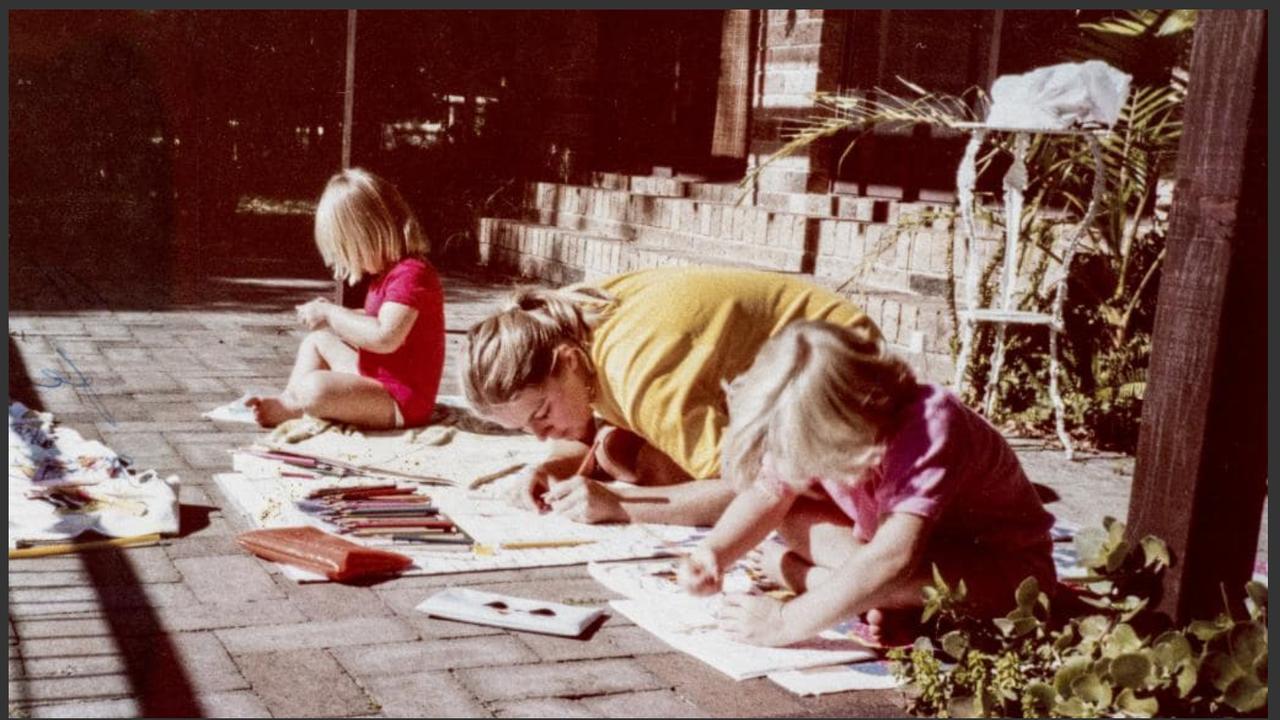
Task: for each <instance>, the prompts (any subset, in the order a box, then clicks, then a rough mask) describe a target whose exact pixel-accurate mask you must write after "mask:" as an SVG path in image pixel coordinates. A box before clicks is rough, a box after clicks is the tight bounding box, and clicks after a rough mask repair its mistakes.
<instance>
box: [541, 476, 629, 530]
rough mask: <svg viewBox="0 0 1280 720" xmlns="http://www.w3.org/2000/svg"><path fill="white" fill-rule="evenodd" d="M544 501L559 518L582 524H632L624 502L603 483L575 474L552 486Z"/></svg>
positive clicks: (544, 496) (543, 497)
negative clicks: (623, 504) (629, 522)
mask: <svg viewBox="0 0 1280 720" xmlns="http://www.w3.org/2000/svg"><path fill="white" fill-rule="evenodd" d="M542 501H543V502H544V503H546V504H547V505H548V506H549V507H550V508H551V510H552V512H555V513H557V514H559V515H563V516H564V517H567V518H569V519H570V520H574V521H577V522H580V523H589V524H595V523H609V522H628V521H630V519H631V518H630V517H629V516H628V515H627V511H626V510H625V509H623V507H622V500H621V499H620V498H619V497H618V496H617V495H615V494H614V493H613V492H612V491H611V490H609V488H608V487H606V486H605V485H604V484H603V483H599V482H596V481H595V480H592V479H590V478H585V477H582V476H581V475H574V476H573V477H571V478H569V479H568V480H562V481H560V482H558V483H556V484H555V485H553V486H551V489H550V490H548V491H547V492H546V493H545V494H544V495H543V496H542Z"/></svg>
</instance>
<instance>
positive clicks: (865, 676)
mask: <svg viewBox="0 0 1280 720" xmlns="http://www.w3.org/2000/svg"><path fill="white" fill-rule="evenodd" d="M768 678H769V679H770V680H772V681H773V682H775V683H777V684H778V685H781V686H782V687H783V688H785V689H787V690H790V691H791V692H793V693H795V694H796V695H827V694H829V693H838V692H849V691H851V690H891V689H893V688H896V687H900V686H901V685H902V683H900V682H899V681H898V680H897V679H895V678H894V677H893V673H892V672H890V670H889V661H888V660H875V661H871V662H859V663H847V664H844V665H833V666H826V667H815V668H809V669H805V670H787V671H785V672H774V673H769V675H768Z"/></svg>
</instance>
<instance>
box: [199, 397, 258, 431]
mask: <svg viewBox="0 0 1280 720" xmlns="http://www.w3.org/2000/svg"><path fill="white" fill-rule="evenodd" d="M248 399H249V395H247V394H245V395H241V396H240V397H239V398H238V399H236V400H232V401H231V402H229V403H227V404H226V405H219V406H218V407H216V408H214V409H212V410H210V411H208V412H206V413H203V414H202V417H207V418H209V419H210V420H217V421H219V422H228V423H243V424H245V425H254V426H256V425H257V424H258V421H257V420H255V419H254V418H253V408H251V407H249V406H248V404H246V402H245V401H246V400H248Z"/></svg>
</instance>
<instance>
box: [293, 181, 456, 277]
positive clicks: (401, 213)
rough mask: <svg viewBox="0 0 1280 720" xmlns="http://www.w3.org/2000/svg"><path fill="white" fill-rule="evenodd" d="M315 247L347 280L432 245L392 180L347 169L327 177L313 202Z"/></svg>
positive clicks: (335, 273)
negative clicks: (322, 189) (388, 180)
mask: <svg viewBox="0 0 1280 720" xmlns="http://www.w3.org/2000/svg"><path fill="white" fill-rule="evenodd" d="M316 247H318V248H319V249H320V256H321V257H323V258H324V264H325V266H327V267H330V268H333V277H334V278H335V279H337V280H338V281H339V282H343V281H346V282H349V283H351V284H352V285H354V284H356V283H357V282H359V281H360V279H361V278H362V277H364V274H365V272H368V270H369V269H371V268H377V271H378V272H381V271H383V270H385V269H387V268H389V267H391V266H392V265H394V264H396V263H397V262H399V261H400V260H402V259H404V258H406V257H413V256H419V257H421V256H425V255H426V254H427V252H428V251H429V250H430V249H431V244H430V243H429V242H428V241H427V236H426V234H424V233H423V232H422V226H421V225H419V224H418V219H417V218H416V217H414V214H413V211H412V210H410V209H409V205H408V204H407V203H405V201H404V198H403V197H401V195H400V191H399V190H396V187H395V186H394V185H392V184H391V183H389V182H387V181H386V180H383V179H382V178H380V177H378V176H377V175H374V174H373V173H371V172H369V171H367V170H361V169H359V168H351V169H349V170H343V171H342V172H340V173H338V174H336V175H334V176H333V177H331V178H329V182H328V184H326V185H325V187H324V193H323V194H322V195H321V196H320V202H319V204H318V205H317V206H316Z"/></svg>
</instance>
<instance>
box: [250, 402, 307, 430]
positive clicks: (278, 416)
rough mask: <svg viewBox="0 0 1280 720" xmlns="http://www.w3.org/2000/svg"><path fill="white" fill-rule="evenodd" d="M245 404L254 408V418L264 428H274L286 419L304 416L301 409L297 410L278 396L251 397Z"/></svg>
mask: <svg viewBox="0 0 1280 720" xmlns="http://www.w3.org/2000/svg"><path fill="white" fill-rule="evenodd" d="M245 404H246V405H248V406H249V407H250V408H253V419H254V420H257V421H258V424H259V425H261V426H262V427H264V428H273V427H275V426H277V425H279V424H280V423H282V422H284V421H286V420H292V419H294V418H300V417H302V411H301V410H295V409H293V408H291V407H289V406H288V405H285V404H284V402H283V401H282V400H281V399H280V398H278V397H257V396H255V397H251V398H249V399H247V400H245Z"/></svg>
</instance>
